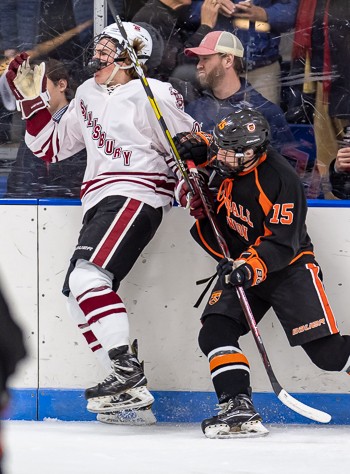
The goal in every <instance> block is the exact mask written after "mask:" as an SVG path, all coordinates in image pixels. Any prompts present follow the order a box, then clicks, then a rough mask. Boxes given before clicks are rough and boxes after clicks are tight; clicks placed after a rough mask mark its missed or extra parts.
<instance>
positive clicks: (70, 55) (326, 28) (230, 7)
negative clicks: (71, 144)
mask: <svg viewBox="0 0 350 474" xmlns="http://www.w3.org/2000/svg"><path fill="white" fill-rule="evenodd" d="M107 3H108V13H107V23H108V24H109V23H113V22H114V16H115V15H116V14H118V15H119V16H120V17H121V18H122V19H123V20H124V21H132V22H135V23H141V24H142V25H143V26H145V25H146V26H147V25H148V26H149V28H150V31H152V38H153V41H154V45H156V47H154V51H156V53H155V57H154V58H153V60H151V61H149V63H148V72H147V74H148V76H150V77H154V78H157V79H161V80H162V81H166V82H170V83H171V84H172V86H173V87H174V88H175V89H176V90H177V91H179V93H180V94H181V95H182V97H183V100H184V104H185V109H186V111H187V112H188V113H189V114H190V115H192V116H193V117H194V118H195V119H196V120H197V121H198V122H199V123H201V125H202V129H203V130H204V131H206V132H209V133H210V132H211V131H212V129H213V126H214V124H215V123H217V122H218V120H220V119H221V118H222V117H224V116H225V115H227V113H229V112H230V111H231V110H233V109H235V108H236V107H242V105H243V106H246V107H252V108H256V109H257V110H259V111H260V112H261V113H263V115H264V116H265V118H266V119H267V120H268V122H269V124H270V127H271V144H272V145H273V146H274V147H275V148H276V149H277V150H278V151H279V152H280V153H281V154H282V155H283V156H284V157H285V159H286V160H288V161H289V162H290V164H291V166H293V167H294V168H295V169H296V171H297V173H298V175H299V176H300V179H301V180H302V182H303V184H304V187H305V192H306V196H307V197H308V198H310V199H316V198H319V199H325V198H326V199H349V198H350V101H349V99H350V97H349V95H350V81H349V76H350V74H349V67H350V66H349V64H350V61H349V60H348V58H347V56H348V55H349V54H350V53H349V48H347V44H348V41H347V38H348V35H349V34H350V25H349V22H348V20H347V18H349V17H350V5H349V2H348V1H347V0H337V1H336V0H246V1H239V0H193V1H191V0H133V1H132V2H131V1H128V0H109V1H108V2H107ZM94 4H95V5H96V1H95V2H94V0H2V1H1V3H0V197H2V198H26V197H32V198H40V197H59V198H78V197H79V188H80V183H81V181H82V180H83V176H84V168H85V158H86V157H85V155H84V152H82V153H79V154H78V155H79V156H75V155H74V156H73V157H71V159H69V160H65V161H64V163H63V164H62V163H60V164H59V163H57V164H50V165H48V164H46V163H44V162H41V161H40V160H38V159H36V158H35V157H34V156H33V155H32V153H31V152H30V151H29V150H28V148H27V147H26V145H25V143H24V140H23V135H24V125H23V122H22V120H21V119H20V115H19V112H17V110H16V104H15V102H14V100H13V98H12V96H11V94H10V93H9V91H8V89H7V85H6V81H5V80H4V77H5V75H4V72H5V71H6V65H7V64H8V62H9V60H11V58H13V57H14V56H15V55H16V54H17V53H18V52H20V51H28V52H29V54H30V57H31V61H32V62H35V61H38V62H41V61H44V62H45V63H46V67H47V76H48V84H49V87H50V95H51V102H50V112H51V113H52V115H53V117H54V119H55V120H59V119H60V117H61V116H62V114H63V113H64V112H65V110H66V108H67V106H68V104H69V101H70V100H71V99H72V98H73V97H74V91H75V89H76V87H77V86H78V85H79V84H81V83H82V82H83V81H84V80H86V79H87V77H88V72H87V69H86V64H85V59H84V58H85V54H84V53H85V52H86V50H87V49H88V48H89V45H90V44H91V41H93V36H94V25H93V18H94ZM206 48H207V49H206ZM222 48H224V50H225V51H226V52H227V58H232V57H233V61H232V64H230V63H227V64H226V63H225V64H223V62H222V61H221V60H220V61H216V59H215V58H213V57H211V58H209V57H208V55H207V54H206V52H207V51H212V52H213V51H215V52H217V55H220V54H221V55H222V54H223V53H222V51H223V49H222ZM225 48H226V49H225ZM210 55H212V53H210ZM219 59H220V57H219Z"/></svg>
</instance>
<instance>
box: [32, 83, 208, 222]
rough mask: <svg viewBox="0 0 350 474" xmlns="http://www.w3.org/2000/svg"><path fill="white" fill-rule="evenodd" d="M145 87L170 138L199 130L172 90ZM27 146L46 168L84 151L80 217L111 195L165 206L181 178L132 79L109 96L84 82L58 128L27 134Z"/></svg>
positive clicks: (159, 85) (47, 127)
mask: <svg viewBox="0 0 350 474" xmlns="http://www.w3.org/2000/svg"><path fill="white" fill-rule="evenodd" d="M149 85H150V87H151V89H152V92H153V94H154V96H155V98H156V101H157V104H158V105H159V109H160V110H161V112H162V115H163V117H164V120H165V122H166V124H167V127H168V129H169V132H170V134H171V136H174V135H175V134H176V133H179V132H183V131H189V130H194V131H195V130H196V129H197V130H198V129H199V126H198V124H197V122H195V121H194V119H192V117H190V116H189V115H188V114H186V113H185V112H184V107H183V98H182V96H181V94H179V93H178V92H177V91H176V90H175V89H174V88H173V87H172V86H171V84H169V83H163V82H160V81H158V80H156V79H149ZM39 128H40V127H39ZM26 143H27V145H28V146H29V148H30V149H31V150H32V151H33V153H34V154H35V155H36V156H38V157H40V158H43V159H45V160H46V161H50V162H56V161H61V160H64V159H66V158H68V157H70V156H72V155H73V154H75V153H77V152H78V151H80V150H82V149H83V148H86V150H87V165H86V170H85V175H84V181H83V183H82V187H81V199H82V204H83V212H84V213H85V212H86V211H87V210H88V209H90V208H91V207H93V206H95V205H96V204H97V203H98V202H100V201H101V200H102V199H103V198H105V197H106V196H111V195H122V196H126V197H132V198H134V199H138V200H140V201H142V202H145V203H147V204H149V205H150V206H152V207H154V208H158V207H161V206H166V205H168V204H169V203H171V202H172V199H173V191H174V186H175V182H176V181H177V178H178V177H180V176H179V175H178V171H177V167H176V163H175V160H174V159H173V157H172V154H171V152H170V146H169V144H168V142H167V140H166V138H165V136H164V133H163V131H162V129H161V126H160V124H159V123H158V119H157V117H156V116H155V114H154V111H153V109H152V107H151V104H150V102H149V100H148V98H147V95H146V93H145V91H144V89H143V86H142V83H141V81H140V80H136V79H135V80H131V81H130V82H128V83H127V84H124V85H120V86H118V87H116V88H115V89H114V90H113V91H112V92H111V93H108V92H107V90H106V88H105V87H102V86H100V85H98V84H96V82H95V80H94V79H93V78H92V79H89V80H87V81H86V82H84V83H83V84H82V85H81V86H80V87H79V88H78V89H77V93H76V97H75V99H74V100H72V102H71V103H70V105H69V107H68V110H67V112H66V113H65V114H64V115H63V117H62V119H61V120H60V122H59V123H55V122H54V121H53V120H50V121H49V123H47V124H46V125H45V126H43V128H41V129H40V131H39V133H38V134H37V135H36V136H33V135H30V134H29V133H28V132H27V133H26Z"/></svg>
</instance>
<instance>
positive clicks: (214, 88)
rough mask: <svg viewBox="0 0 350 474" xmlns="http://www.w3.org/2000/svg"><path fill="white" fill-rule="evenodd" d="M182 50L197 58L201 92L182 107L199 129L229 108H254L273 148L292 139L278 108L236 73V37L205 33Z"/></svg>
mask: <svg viewBox="0 0 350 474" xmlns="http://www.w3.org/2000/svg"><path fill="white" fill-rule="evenodd" d="M185 54H186V55H188V56H195V57H197V58H198V65H197V72H198V79H199V82H200V84H201V86H202V87H203V88H204V90H203V96H202V97H200V98H199V99H197V100H195V101H194V102H192V103H190V104H188V105H187V107H186V111H187V112H188V113H189V114H190V115H191V116H192V117H193V118H195V119H196V120H197V121H198V122H199V123H201V126H202V130H204V131H206V132H210V133H211V132H212V130H213V128H214V126H215V125H216V124H217V123H219V122H220V120H221V119H222V118H223V117H225V116H226V115H228V114H229V113H230V112H232V111H233V109H240V108H243V107H250V108H255V109H256V110H258V111H259V112H261V113H262V114H263V115H264V117H265V118H266V120H267V121H268V122H269V125H270V127H271V139H272V144H273V146H274V147H275V148H278V149H279V150H281V148H282V146H283V145H286V144H291V143H293V142H294V137H293V134H292V132H291V130H290V128H289V126H288V124H287V122H286V120H285V118H284V115H283V112H282V110H281V109H280V108H279V106H277V105H276V104H273V103H272V102H270V101H268V100H267V99H266V98H265V97H263V96H262V95H261V94H260V93H259V92H257V91H256V90H255V89H254V88H253V87H252V86H251V85H250V84H249V83H248V82H246V81H245V79H241V78H240V77H239V74H240V73H241V71H242V67H243V66H242V59H243V56H244V48H243V45H242V43H241V42H240V40H239V39H238V38H237V37H236V36H235V35H233V34H232V33H228V32H226V31H213V32H211V33H208V34H207V35H206V36H205V38H204V39H203V41H202V42H201V44H200V45H199V47H197V48H187V49H185Z"/></svg>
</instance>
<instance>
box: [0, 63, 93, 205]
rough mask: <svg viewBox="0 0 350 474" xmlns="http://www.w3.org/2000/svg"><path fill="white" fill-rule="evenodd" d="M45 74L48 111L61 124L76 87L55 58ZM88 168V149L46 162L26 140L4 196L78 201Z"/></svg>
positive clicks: (20, 149) (22, 143) (47, 66)
mask: <svg viewBox="0 0 350 474" xmlns="http://www.w3.org/2000/svg"><path fill="white" fill-rule="evenodd" d="M46 75H47V87H48V91H49V93H50V107H49V110H50V112H51V114H52V117H53V119H54V120H55V121H57V122H59V120H60V119H61V117H62V115H63V114H64V113H65V111H66V110H67V108H68V104H69V101H70V100H71V99H72V98H73V96H74V92H75V86H74V84H73V81H72V79H71V78H70V75H69V73H68V71H67V69H66V68H65V66H64V65H63V64H62V63H61V62H59V61H57V60H55V59H50V60H48V61H47V62H46ZM85 166H86V152H85V149H84V150H83V151H81V152H79V153H76V154H75V155H73V156H72V157H71V158H68V159H67V160H64V161H61V162H59V163H46V162H44V161H43V160H41V159H40V158H37V157H36V156H35V155H33V153H32V152H31V150H30V149H29V148H28V147H27V145H26V144H25V142H24V138H23V139H22V141H21V143H20V146H19V149H18V152H17V158H16V161H15V162H14V164H13V166H12V169H11V172H10V174H9V176H8V180H7V193H6V195H5V197H7V198H20V197H22V198H25V197H35V198H39V197H73V198H74V197H75V198H79V194H80V186H81V182H82V180H83V176H84V171H85Z"/></svg>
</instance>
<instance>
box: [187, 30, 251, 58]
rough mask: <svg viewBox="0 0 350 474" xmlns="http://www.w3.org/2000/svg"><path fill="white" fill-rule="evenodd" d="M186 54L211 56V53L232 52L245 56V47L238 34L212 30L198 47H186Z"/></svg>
mask: <svg viewBox="0 0 350 474" xmlns="http://www.w3.org/2000/svg"><path fill="white" fill-rule="evenodd" d="M184 53H185V55H186V56H192V57H193V56H209V55H211V54H217V53H223V54H232V55H233V56H238V57H239V58H243V55H244V48H243V45H242V43H241V42H240V40H239V39H238V38H237V36H235V35H233V34H232V33H229V32H228V31H211V32H210V33H208V34H207V35H205V36H204V38H203V39H202V41H201V43H200V45H199V46H198V47H197V48H186V49H185V51H184Z"/></svg>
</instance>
